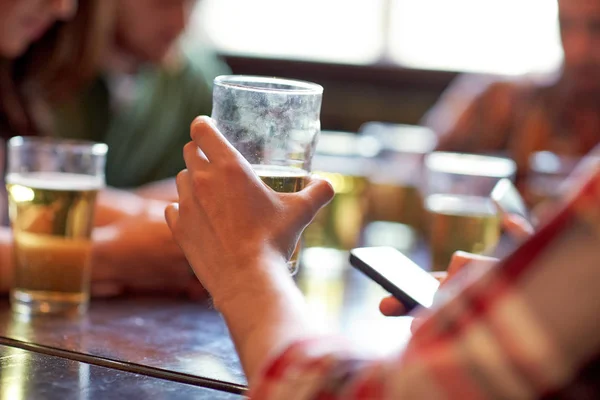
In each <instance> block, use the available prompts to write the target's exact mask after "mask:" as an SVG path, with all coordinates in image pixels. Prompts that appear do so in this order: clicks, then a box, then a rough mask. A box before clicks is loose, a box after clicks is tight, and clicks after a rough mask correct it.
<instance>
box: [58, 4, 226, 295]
mask: <svg viewBox="0 0 600 400" xmlns="http://www.w3.org/2000/svg"><path fill="white" fill-rule="evenodd" d="M105 1H108V3H109V4H108V5H107V7H112V10H111V11H112V14H113V18H112V21H111V22H112V25H111V26H110V31H109V32H108V43H107V45H106V48H105V51H104V59H103V62H102V64H101V65H100V70H99V74H98V76H97V77H96V78H95V79H94V80H92V81H91V82H90V83H89V84H88V85H87V86H86V87H85V88H84V89H83V90H81V91H80V92H78V93H76V95H75V96H71V97H67V98H66V100H65V101H63V102H61V103H59V105H58V106H57V107H56V108H55V110H54V126H53V128H54V129H53V133H54V134H55V135H57V136H59V137H63V138H75V139H86V140H94V141H100V142H104V143H106V144H108V146H109V152H108V155H107V166H106V181H107V184H108V185H109V186H111V187H112V188H119V189H122V190H121V191H115V190H111V191H105V193H104V196H103V197H102V198H101V199H100V201H101V202H103V203H113V204H120V205H121V206H120V209H119V210H117V211H118V212H114V211H115V210H114V209H113V211H112V212H110V213H107V212H104V213H102V214H101V215H99V217H98V223H99V224H100V225H108V226H106V227H102V228H101V229H97V230H96V231H95V235H96V239H97V241H96V242H97V246H96V251H95V255H96V257H95V260H96V265H97V266H99V268H98V269H97V270H98V271H99V272H104V273H105V274H104V275H103V276H102V279H100V277H97V278H98V279H96V283H95V284H96V287H98V286H99V285H100V281H102V282H104V283H105V284H104V286H105V291H106V293H119V292H121V291H123V290H126V289H124V288H123V287H122V284H121V283H120V282H119V281H120V279H119V275H120V274H122V271H123V270H124V268H126V270H127V274H128V275H130V278H129V281H130V282H131V281H132V280H133V277H136V282H137V284H136V287H135V288H134V290H136V291H140V290H142V289H144V290H145V291H148V292H151V293H164V292H165V290H167V291H175V292H176V293H179V292H188V291H190V290H191V293H192V294H193V295H194V296H196V295H198V294H201V293H202V290H201V288H200V287H199V285H197V282H196V281H193V280H191V276H192V274H191V271H190V269H189V265H188V263H187V260H186V259H185V257H184V256H183V254H182V252H181V250H180V249H179V247H178V246H177V245H176V244H175V243H174V241H173V239H172V237H171V234H170V232H169V230H168V227H167V226H166V224H165V223H164V218H162V211H161V210H162V208H164V204H162V203H161V201H162V200H172V199H173V198H174V197H175V196H176V193H175V184H174V180H173V177H174V176H175V175H176V174H177V172H178V171H179V170H181V169H182V168H183V166H184V162H183V156H182V151H181V149H182V148H183V146H184V144H185V143H186V142H187V140H188V138H189V133H188V131H189V121H191V120H193V119H194V117H195V116H196V115H198V114H199V113H204V114H210V112H211V109H212V81H213V79H214V78H215V77H216V76H218V75H221V74H227V73H229V69H228V67H227V66H226V65H225V64H224V63H223V62H222V61H221V60H220V59H219V58H218V57H217V56H216V54H215V53H214V52H212V51H211V49H210V48H209V47H207V46H206V45H202V44H199V43H188V44H187V45H184V44H183V43H182V41H181V38H182V34H183V33H184V32H185V29H186V26H187V24H188V20H189V17H190V14H191V12H192V8H193V7H194V6H195V5H196V3H197V1H195V0H117V1H114V0H105ZM105 210H106V209H105ZM124 210H127V212H123V211H124ZM132 210H134V211H132ZM111 271H112V273H111V274H109V272H111ZM170 274H174V276H178V277H180V279H171V275H170ZM169 287H170V288H169ZM111 288H112V289H111Z"/></svg>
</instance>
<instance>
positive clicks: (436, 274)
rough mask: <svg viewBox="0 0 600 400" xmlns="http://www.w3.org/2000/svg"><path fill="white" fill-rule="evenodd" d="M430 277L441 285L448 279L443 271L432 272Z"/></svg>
mask: <svg viewBox="0 0 600 400" xmlns="http://www.w3.org/2000/svg"><path fill="white" fill-rule="evenodd" d="M431 276H433V277H434V278H435V279H437V281H438V282H440V283H442V282H444V281H445V280H446V278H448V273H447V272H445V271H434V272H432V273H431Z"/></svg>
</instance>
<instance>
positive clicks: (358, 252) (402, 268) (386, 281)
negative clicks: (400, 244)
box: [350, 247, 440, 311]
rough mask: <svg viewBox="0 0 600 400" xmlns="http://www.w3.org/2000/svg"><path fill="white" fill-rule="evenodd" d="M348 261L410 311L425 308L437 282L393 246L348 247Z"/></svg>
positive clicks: (431, 298) (435, 290) (435, 289)
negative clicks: (351, 248)
mask: <svg viewBox="0 0 600 400" xmlns="http://www.w3.org/2000/svg"><path fill="white" fill-rule="evenodd" d="M350 264H351V265H352V266H353V267H355V268H356V269H358V270H360V271H362V272H363V273H364V274H365V275H367V276H368V277H369V278H371V279H372V280H374V281H375V282H377V283H378V284H379V285H380V286H381V287H383V288H384V289H385V290H387V291H388V292H389V293H390V294H391V295H392V296H394V297H395V298H396V299H398V300H400V301H401V302H402V304H404V306H405V307H406V308H407V311H411V310H412V309H413V308H415V307H417V306H421V307H426V308H429V307H431V305H432V304H433V297H434V295H435V293H436V292H437V290H438V287H439V285H440V284H439V282H438V281H437V279H435V278H434V277H433V276H431V275H430V274H429V273H428V272H427V271H425V270H423V269H422V268H421V267H419V266H418V265H417V264H415V263H414V262H413V261H412V260H410V259H409V258H408V257H406V256H405V255H404V254H402V253H401V252H399V251H398V250H396V249H395V248H393V247H361V248H357V249H353V250H350Z"/></svg>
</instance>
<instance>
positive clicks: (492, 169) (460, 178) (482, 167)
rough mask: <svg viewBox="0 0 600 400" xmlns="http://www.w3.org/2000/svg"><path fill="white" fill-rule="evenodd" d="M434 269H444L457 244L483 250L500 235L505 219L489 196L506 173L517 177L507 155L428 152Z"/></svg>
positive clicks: (428, 207)
mask: <svg viewBox="0 0 600 400" xmlns="http://www.w3.org/2000/svg"><path fill="white" fill-rule="evenodd" d="M425 168H426V173H427V176H426V178H427V188H426V198H425V209H426V210H427V212H428V217H429V242H430V248H431V269H432V270H433V271H444V270H446V268H447V267H448V263H449V262H450V259H451V257H452V254H453V253H454V252H455V251H457V250H463V251H467V252H471V253H478V254H481V253H483V252H485V251H487V250H490V249H492V248H493V247H494V246H495V245H496V244H497V243H498V240H499V238H500V227H501V221H500V218H499V216H498V215H497V212H496V208H495V206H494V204H493V203H492V201H491V199H490V194H491V192H492V189H493V188H494V185H495V184H496V183H497V182H498V181H499V180H500V179H502V178H508V179H511V180H514V177H515V173H516V164H515V162H514V161H512V160H510V159H508V158H501V157H491V156H483V155H473V154H459V153H444V152H433V153H430V154H428V155H427V156H426V158H425Z"/></svg>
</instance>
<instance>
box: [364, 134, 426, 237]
mask: <svg viewBox="0 0 600 400" xmlns="http://www.w3.org/2000/svg"><path fill="white" fill-rule="evenodd" d="M361 131H362V132H364V135H366V136H367V137H373V138H376V139H377V140H378V141H380V143H381V144H382V152H381V154H380V156H379V157H378V158H377V162H376V163H375V168H374V169H373V170H372V174H371V176H370V177H369V178H370V182H371V184H370V188H369V196H368V200H369V220H370V221H387V222H392V223H397V224H403V225H406V226H407V227H410V229H411V230H412V231H413V234H414V233H416V232H423V231H424V230H425V229H424V226H423V225H424V221H423V220H424V215H425V211H424V209H423V198H422V195H421V186H422V185H421V182H422V180H423V158H424V157H425V155H426V154H428V153H429V152H431V151H432V150H433V149H434V148H435V145H436V143H437V136H436V134H435V133H434V132H433V131H431V130H430V129H428V128H425V127H421V126H411V125H400V124H390V123H382V122H368V123H366V124H364V125H363V126H362V127H361Z"/></svg>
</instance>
